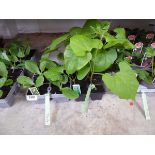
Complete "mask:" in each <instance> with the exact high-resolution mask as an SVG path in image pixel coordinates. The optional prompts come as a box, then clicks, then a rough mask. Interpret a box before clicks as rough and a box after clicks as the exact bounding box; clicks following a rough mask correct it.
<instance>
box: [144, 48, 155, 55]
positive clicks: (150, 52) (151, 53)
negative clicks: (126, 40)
mask: <svg viewBox="0 0 155 155" xmlns="http://www.w3.org/2000/svg"><path fill="white" fill-rule="evenodd" d="M146 55H147V56H149V57H154V56H155V50H154V49H153V48H151V47H147V48H146Z"/></svg>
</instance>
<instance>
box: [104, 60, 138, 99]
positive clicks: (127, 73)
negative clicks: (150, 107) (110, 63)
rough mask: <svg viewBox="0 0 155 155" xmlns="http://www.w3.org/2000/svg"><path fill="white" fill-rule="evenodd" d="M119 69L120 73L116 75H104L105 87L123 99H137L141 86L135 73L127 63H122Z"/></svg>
mask: <svg viewBox="0 0 155 155" xmlns="http://www.w3.org/2000/svg"><path fill="white" fill-rule="evenodd" d="M119 68H120V71H119V72H117V73H116V74H114V75H110V74H108V73H106V74H103V76H102V79H103V81H104V83H105V85H106V86H107V87H108V89H110V91H111V92H112V93H114V94H116V95H118V96H119V97H120V98H121V99H135V96H136V93H137V89H138V85H139V83H138V81H137V79H136V74H135V72H134V71H133V70H132V69H131V68H130V66H129V65H128V64H127V63H126V62H120V63H119Z"/></svg>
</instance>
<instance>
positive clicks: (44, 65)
mask: <svg viewBox="0 0 155 155" xmlns="http://www.w3.org/2000/svg"><path fill="white" fill-rule="evenodd" d="M56 66H57V64H56V63H55V62H54V61H52V60H50V59H49V58H43V59H41V61H40V66H39V67H40V70H41V72H43V71H44V70H45V69H50V68H53V67H56Z"/></svg>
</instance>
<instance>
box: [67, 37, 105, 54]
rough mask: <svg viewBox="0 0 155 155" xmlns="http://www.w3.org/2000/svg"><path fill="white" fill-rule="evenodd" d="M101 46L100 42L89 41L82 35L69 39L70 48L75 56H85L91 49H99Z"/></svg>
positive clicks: (97, 40) (96, 40) (95, 40)
mask: <svg viewBox="0 0 155 155" xmlns="http://www.w3.org/2000/svg"><path fill="white" fill-rule="evenodd" d="M102 46H103V44H102V42H101V40H99V39H90V38H88V37H86V36H84V35H75V36H73V37H71V38H70V47H71V49H72V50H73V52H74V53H75V55H76V56H85V55H86V53H87V52H88V51H91V50H92V49H93V48H97V49H101V48H102Z"/></svg>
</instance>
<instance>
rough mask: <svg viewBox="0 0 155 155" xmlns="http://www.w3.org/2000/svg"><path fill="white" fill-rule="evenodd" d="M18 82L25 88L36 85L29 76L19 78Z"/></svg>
mask: <svg viewBox="0 0 155 155" xmlns="http://www.w3.org/2000/svg"><path fill="white" fill-rule="evenodd" d="M17 82H18V83H19V84H22V85H23V86H24V87H31V86H34V85H35V84H34V82H33V81H32V79H30V78H29V77H27V76H19V77H18V78H17Z"/></svg>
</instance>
